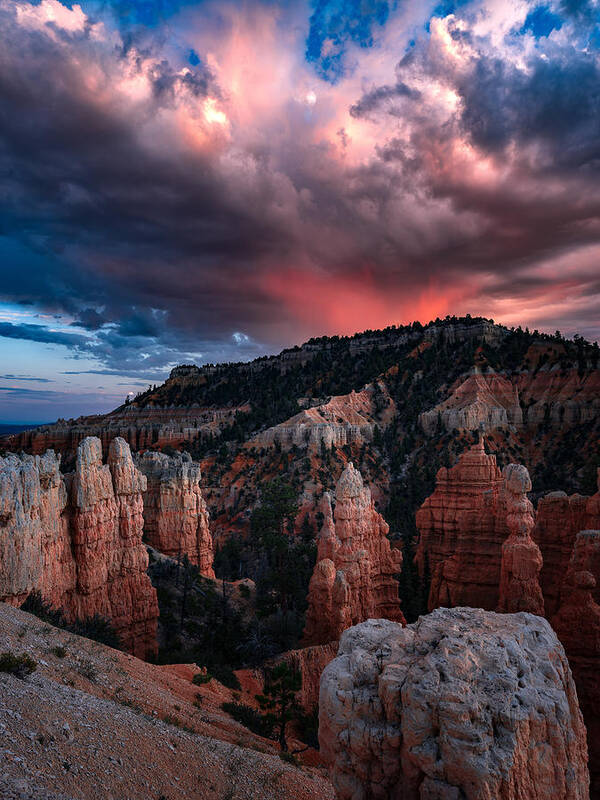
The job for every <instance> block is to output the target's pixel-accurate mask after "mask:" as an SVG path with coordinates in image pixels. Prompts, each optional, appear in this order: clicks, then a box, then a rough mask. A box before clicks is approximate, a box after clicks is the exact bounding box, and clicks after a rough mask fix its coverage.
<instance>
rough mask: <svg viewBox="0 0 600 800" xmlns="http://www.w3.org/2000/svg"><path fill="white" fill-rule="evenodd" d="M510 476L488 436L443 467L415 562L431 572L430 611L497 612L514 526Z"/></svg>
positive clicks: (424, 514)
mask: <svg viewBox="0 0 600 800" xmlns="http://www.w3.org/2000/svg"><path fill="white" fill-rule="evenodd" d="M503 486H504V477H503V475H502V472H501V471H500V469H499V467H498V465H497V463H496V457H495V456H494V455H488V454H487V453H486V452H485V447H484V443H483V439H482V438H480V441H479V442H478V443H477V444H475V445H473V446H472V447H470V448H469V449H468V450H466V451H465V452H464V453H462V455H461V456H460V458H459V460H458V462H457V463H456V464H455V465H454V466H453V467H450V468H446V467H442V468H441V469H440V470H438V473H437V478H436V488H435V491H434V493H433V494H432V495H431V496H430V497H428V498H427V499H426V500H425V502H424V503H423V505H422V506H421V508H420V509H419V510H418V511H417V514H416V523H417V528H418V529H419V532H420V537H419V544H418V547H417V552H416V555H415V561H416V563H417V566H418V568H419V572H420V574H421V575H423V574H424V572H425V570H426V568H427V567H429V569H430V571H431V588H430V592H429V603H428V606H429V610H430V611H431V610H432V609H434V608H438V606H449V607H452V606H460V605H464V606H473V607H474V608H486V609H488V610H490V611H491V610H495V609H496V607H497V605H498V601H499V585H500V565H501V552H502V544H503V542H504V540H505V538H506V537H507V535H508V533H509V530H508V527H507V523H506V513H505V506H504V497H503V494H504V493H503Z"/></svg>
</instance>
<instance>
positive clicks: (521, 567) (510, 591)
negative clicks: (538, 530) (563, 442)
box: [498, 464, 544, 615]
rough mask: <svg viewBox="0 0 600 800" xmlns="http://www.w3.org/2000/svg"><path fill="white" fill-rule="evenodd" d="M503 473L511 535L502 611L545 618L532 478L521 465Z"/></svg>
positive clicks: (504, 570) (506, 553) (502, 570)
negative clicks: (534, 529)
mask: <svg viewBox="0 0 600 800" xmlns="http://www.w3.org/2000/svg"><path fill="white" fill-rule="evenodd" d="M502 474H503V476H504V492H505V506H506V512H507V517H506V519H507V523H508V528H509V530H510V536H509V537H508V539H507V540H506V541H505V542H504V544H503V545H502V564H501V568H500V600H499V603H498V611H503V612H508V613H512V612H515V611H530V612H531V613H532V614H541V615H543V614H544V598H543V597H542V590H541V589H540V583H539V576H540V571H541V569H542V554H541V553H540V548H539V547H538V546H537V544H536V543H535V542H534V541H533V539H532V538H531V531H532V530H533V528H534V526H535V519H534V514H535V512H534V510H533V506H532V504H531V501H530V500H529V498H528V497H527V492H530V491H531V479H530V478H529V473H528V472H527V469H526V468H525V467H524V466H522V465H521V464H509V465H508V466H507V467H506V468H505V469H504V470H503V472H502Z"/></svg>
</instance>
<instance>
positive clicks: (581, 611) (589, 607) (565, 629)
mask: <svg viewBox="0 0 600 800" xmlns="http://www.w3.org/2000/svg"><path fill="white" fill-rule="evenodd" d="M598 544H600V531H583V532H582V533H579V534H578V535H577V540H576V544H575V548H574V551H573V557H572V558H571V562H570V564H569V569H568V571H567V575H566V578H565V582H564V584H563V588H562V592H561V602H560V608H559V610H558V612H557V614H555V616H554V617H553V618H552V627H553V628H554V630H555V631H556V633H557V635H558V637H559V639H560V641H561V642H562V644H563V646H564V648H565V651H566V653H567V656H568V658H569V664H570V665H571V670H572V672H573V678H574V679H575V683H576V685H577V695H578V697H579V702H580V704H581V710H582V712H583V715H584V719H585V724H586V727H587V737H588V748H589V758H590V773H591V782H592V791H591V796H592V797H598V796H600V681H599V680H598V671H599V669H600V606H599V605H598V603H596V601H595V600H594V598H593V592H594V591H595V589H596V578H595V577H594V575H593V574H592V573H591V572H590V571H589V569H586V567H588V566H589V560H590V558H591V548H590V546H591V545H596V546H597V545H598Z"/></svg>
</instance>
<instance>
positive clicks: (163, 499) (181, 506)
mask: <svg viewBox="0 0 600 800" xmlns="http://www.w3.org/2000/svg"><path fill="white" fill-rule="evenodd" d="M136 466H137V468H138V469H139V470H140V472H142V473H143V474H144V475H145V476H146V479H147V488H146V490H145V491H144V538H145V540H146V541H147V542H148V543H149V544H151V545H152V547H154V548H155V549H156V550H158V551H159V552H161V553H164V554H165V555H168V556H172V557H174V558H178V557H182V556H187V557H188V559H189V560H190V562H191V563H192V564H195V565H196V566H197V567H198V569H199V571H200V573H201V574H202V575H205V576H206V577H209V578H214V577H215V573H214V570H213V558H214V553H213V541H212V536H211V534H210V529H209V515H208V509H207V507H206V503H205V501H204V497H203V496H202V490H201V488H200V477H201V473H200V465H199V464H198V463H196V462H194V461H192V458H191V456H190V455H189V454H188V453H181V454H177V455H173V456H168V455H166V454H165V453H158V452H151V451H146V452H145V453H144V454H143V455H141V456H138V457H137V458H136Z"/></svg>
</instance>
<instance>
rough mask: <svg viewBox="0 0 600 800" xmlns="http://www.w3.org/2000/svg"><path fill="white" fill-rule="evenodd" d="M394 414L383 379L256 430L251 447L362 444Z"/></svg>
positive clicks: (312, 448) (311, 448) (313, 447)
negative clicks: (261, 429)
mask: <svg viewBox="0 0 600 800" xmlns="http://www.w3.org/2000/svg"><path fill="white" fill-rule="evenodd" d="M394 414H395V405H394V402H393V400H392V399H391V397H390V394H389V392H388V390H387V387H386V385H385V383H384V382H383V381H376V382H375V383H370V384H367V385H366V386H365V387H364V388H363V389H362V390H361V391H360V392H355V391H354V390H353V391H351V392H350V393H349V394H345V395H338V396H334V397H330V398H329V399H328V400H327V401H326V402H324V403H319V404H317V405H313V406H310V407H309V408H305V409H303V410H302V411H300V412H299V413H298V414H295V415H294V416H293V417H291V418H290V419H288V420H286V421H285V422H282V423H280V424H279V425H274V426H272V427H271V428H267V430H265V431H262V432H261V433H258V434H256V435H255V436H253V437H252V439H250V441H249V442H248V444H249V446H250V447H253V448H259V447H266V448H269V447H274V446H279V447H281V448H282V449H284V450H289V449H290V448H292V447H298V448H300V449H306V450H308V451H309V452H317V451H320V448H321V447H326V448H328V449H329V448H331V447H344V446H346V445H350V444H359V445H362V444H364V443H365V442H371V441H372V440H373V434H374V431H375V426H376V425H379V426H380V427H385V426H386V425H388V424H389V422H390V420H391V419H392V418H393V416H394Z"/></svg>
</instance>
